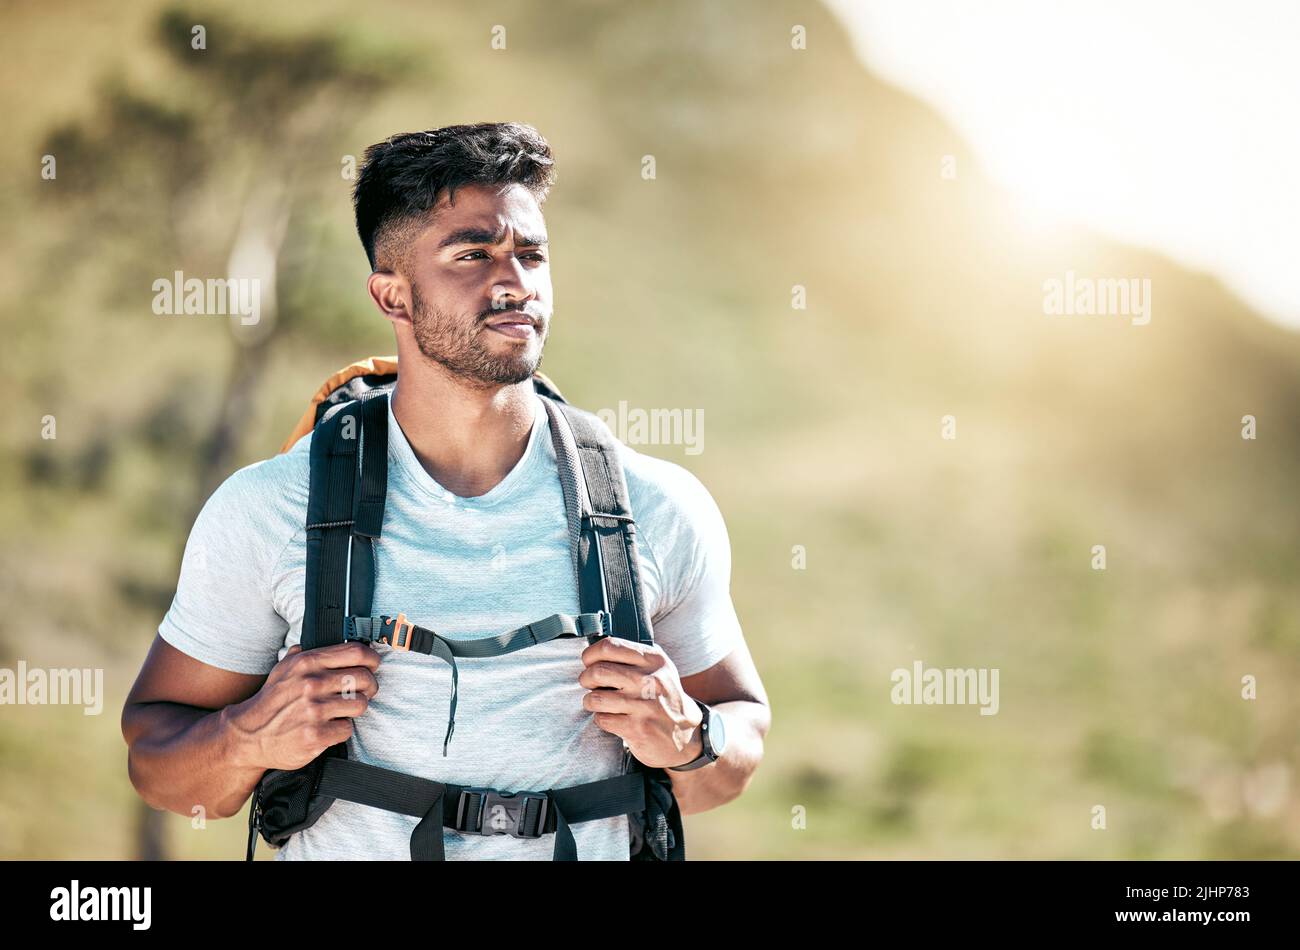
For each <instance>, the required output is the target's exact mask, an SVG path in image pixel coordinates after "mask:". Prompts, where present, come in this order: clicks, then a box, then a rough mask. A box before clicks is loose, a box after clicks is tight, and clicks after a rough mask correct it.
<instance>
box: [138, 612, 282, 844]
mask: <svg viewBox="0 0 1300 950" xmlns="http://www.w3.org/2000/svg"><path fill="white" fill-rule="evenodd" d="M265 682H266V677H265V676H258V675H253V674H248V673H232V672H229V671H228V670H220V669H217V668H216V667H214V666H208V665H207V664H206V663H201V662H199V661H198V660H196V659H194V658H192V657H190V656H187V655H186V654H184V653H182V652H181V651H179V650H177V649H176V648H175V647H173V646H171V644H169V643H167V641H166V640H164V639H162V637H155V638H154V642H153V646H152V647H151V648H150V650H149V656H148V657H147V658H146V659H145V662H144V667H143V668H142V669H141V671H140V675H139V676H138V677H137V678H136V681H135V685H134V686H133V687H132V688H131V692H130V694H129V695H128V696H127V699H126V705H125V706H124V708H123V709H122V736H123V737H124V738H125V739H126V744H127V748H128V753H127V771H128V773H129V774H130V776H131V784H132V785H134V786H135V789H136V791H137V792H139V793H140V796H141V797H142V798H143V799H144V800H145V801H146V802H148V803H149V804H150V805H152V806H153V807H154V808H159V809H164V810H166V811H172V812H176V813H178V814H182V815H191V814H193V808H194V806H195V805H202V806H203V808H204V810H205V811H206V813H207V814H208V815H209V816H210V817H213V818H228V817H230V816H231V815H235V814H238V812H239V810H240V808H242V807H243V805H244V802H245V801H247V800H248V796H249V795H250V794H251V793H252V791H253V787H254V786H255V785H256V784H257V782H258V779H260V778H261V777H262V773H263V772H264V771H265V768H264V767H263V766H260V765H258V764H257V756H256V753H255V751H254V749H253V748H252V747H251V746H250V743H249V736H248V735H246V734H244V733H242V732H241V731H240V730H238V729H236V728H235V726H234V719H232V715H231V714H232V711H233V710H234V709H235V708H236V707H237V704H239V703H241V702H243V701H244V700H247V699H248V698H249V697H250V696H253V695H254V694H255V693H257V691H258V690H259V689H261V687H262V684H263V683H265Z"/></svg>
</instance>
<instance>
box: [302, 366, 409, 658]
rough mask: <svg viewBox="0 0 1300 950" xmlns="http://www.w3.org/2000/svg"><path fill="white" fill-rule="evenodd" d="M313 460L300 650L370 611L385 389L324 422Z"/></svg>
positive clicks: (379, 519) (383, 472)
mask: <svg viewBox="0 0 1300 950" xmlns="http://www.w3.org/2000/svg"><path fill="white" fill-rule="evenodd" d="M310 459H311V463H310V464H311V475H310V488H309V491H308V498H307V570H306V579H305V585H304V586H305V590H304V594H305V597H304V600H305V601H306V603H305V604H304V609H303V618H302V648H303V649H304V650H310V649H312V648H314V647H321V646H328V645H330V644H333V643H341V642H343V623H344V618H345V617H347V616H348V615H349V614H368V613H370V609H371V599H372V597H373V594H374V587H375V554H374V540H375V539H376V538H378V537H379V533H380V530H381V529H382V527H383V523H384V498H385V496H386V494H387V489H388V394H387V391H378V392H376V393H375V394H374V395H372V396H368V397H366V398H364V399H361V400H358V401H355V402H351V403H348V404H347V405H345V406H344V407H343V408H342V409H340V410H339V411H337V412H335V413H333V414H332V415H330V416H329V417H328V418H326V419H325V421H323V422H322V423H321V424H320V425H319V426H317V427H316V430H315V432H314V433H313V434H312V439H311V456H310Z"/></svg>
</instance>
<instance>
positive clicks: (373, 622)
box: [343, 611, 613, 761]
mask: <svg viewBox="0 0 1300 950" xmlns="http://www.w3.org/2000/svg"><path fill="white" fill-rule="evenodd" d="M612 629H613V628H612V624H611V618H610V614H609V613H608V612H606V611H598V612H596V613H587V614H578V615H577V616H576V617H574V616H570V615H569V614H551V616H549V617H547V618H546V619H544V620H537V621H534V622H533V623H529V624H524V625H523V626H522V627H516V628H515V629H514V630H507V631H506V632H505V633H502V634H498V635H497V636H495V637H477V638H474V639H472V640H449V639H447V638H446V637H443V636H440V635H438V634H437V633H435V632H434V631H432V630H430V629H428V628H427V627H420V626H416V625H415V624H413V623H411V622H410V621H408V620H407V619H406V614H398V615H397V616H396V617H387V616H384V617H348V618H347V621H346V623H345V624H344V626H343V639H344V640H355V641H359V642H361V643H386V644H388V646H390V647H392V648H393V649H394V650H401V651H404V652H406V651H409V652H412V653H424V654H427V655H429V656H436V657H438V658H440V659H442V660H445V661H446V662H447V664H448V665H449V666H450V667H451V708H450V710H449V712H448V714H447V736H446V738H445V739H443V741H442V754H443V755H444V756H446V754H447V744H448V743H449V742H451V734H452V732H453V731H454V730H455V728H456V692H457V688H458V686H459V683H460V671H459V670H458V669H457V668H456V657H458V656H460V657H468V658H471V659H483V658H487V657H494V656H505V655H506V654H507V653H514V652H515V651H516V650H522V649H524V648H525V647H531V646H535V645H537V644H539V643H547V642H549V641H551V640H564V639H569V638H576V637H586V638H587V640H588V642H590V643H594V642H595V641H596V640H598V639H600V638H601V637H607V636H609V635H610V633H611V632H612ZM345 761H346V760H345Z"/></svg>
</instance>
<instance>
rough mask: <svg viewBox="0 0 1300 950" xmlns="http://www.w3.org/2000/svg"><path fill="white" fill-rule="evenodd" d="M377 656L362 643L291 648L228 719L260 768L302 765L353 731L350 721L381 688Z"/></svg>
mask: <svg viewBox="0 0 1300 950" xmlns="http://www.w3.org/2000/svg"><path fill="white" fill-rule="evenodd" d="M379 660H380V656H379V654H378V653H376V652H375V650H374V649H373V648H372V647H371V646H369V645H368V644H365V643H336V644H333V645H331V646H327V647H319V648H317V649H315V650H309V651H307V652H304V651H303V649H302V646H301V644H297V643H295V644H294V645H293V646H291V647H290V648H289V651H288V652H287V653H286V654H285V656H284V659H283V660H281V661H280V662H279V663H277V664H276V665H275V666H274V667H273V668H272V670H271V672H270V674H269V675H268V676H267V678H266V682H265V683H263V684H262V688H261V689H259V690H258V691H257V692H256V693H255V694H253V695H252V696H250V697H249V698H248V699H247V700H245V701H244V702H242V703H240V704H239V705H238V706H236V707H232V708H231V716H230V720H231V723H232V725H233V726H234V728H235V729H236V730H237V731H238V733H239V734H240V736H241V738H242V739H243V740H244V741H245V742H246V743H247V744H248V746H249V750H250V751H249V757H250V758H252V759H254V760H255V761H256V763H257V765H258V767H260V768H267V769H284V770H286V771H291V770H293V769H300V768H302V767H303V766H304V765H306V764H307V763H309V762H311V761H312V760H313V759H315V758H316V757H317V756H318V755H320V754H321V753H322V752H324V751H325V750H326V749H328V748H329V747H330V746H332V745H337V744H338V743H340V742H344V741H346V740H347V739H348V737H349V736H351V735H352V728H353V726H352V719H353V717H355V716H359V715H361V714H362V713H363V712H365V711H366V707H367V706H368V705H369V704H370V700H371V698H372V697H373V696H374V695H375V693H377V692H378V691H379V680H378V679H376V677H375V670H376V669H378V668H379Z"/></svg>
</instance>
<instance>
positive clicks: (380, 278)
mask: <svg viewBox="0 0 1300 950" xmlns="http://www.w3.org/2000/svg"><path fill="white" fill-rule="evenodd" d="M366 289H367V290H369V291H370V299H371V300H373V301H374V302H375V306H376V307H378V308H379V312H380V313H382V314H383V315H384V316H385V317H386V318H387V319H388V320H390V321H392V322H393V323H394V324H397V323H404V324H406V325H407V326H410V325H411V306H412V297H411V285H410V283H409V282H408V281H407V280H406V278H405V277H403V276H402V275H401V274H398V273H396V272H394V271H390V270H377V271H375V272H374V273H373V274H371V275H370V279H369V280H368V281H366Z"/></svg>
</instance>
